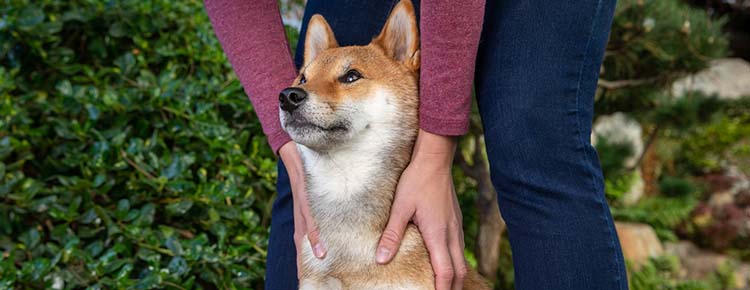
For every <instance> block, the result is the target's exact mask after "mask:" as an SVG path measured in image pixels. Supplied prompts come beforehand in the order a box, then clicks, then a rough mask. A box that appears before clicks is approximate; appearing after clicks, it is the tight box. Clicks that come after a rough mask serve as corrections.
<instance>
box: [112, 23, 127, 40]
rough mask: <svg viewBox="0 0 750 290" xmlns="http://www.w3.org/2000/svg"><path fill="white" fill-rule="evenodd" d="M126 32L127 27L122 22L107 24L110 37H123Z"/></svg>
mask: <svg viewBox="0 0 750 290" xmlns="http://www.w3.org/2000/svg"><path fill="white" fill-rule="evenodd" d="M126 34H127V27H126V26H125V24H124V23H122V22H115V23H113V24H112V25H111V26H109V35H111V36H112V37H123V36H125V35H126Z"/></svg>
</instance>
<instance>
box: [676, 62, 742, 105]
mask: <svg viewBox="0 0 750 290" xmlns="http://www.w3.org/2000/svg"><path fill="white" fill-rule="evenodd" d="M690 92H702V93H704V94H706V95H714V94H715V95H716V96H718V97H719V98H721V99H738V98H740V97H745V96H750V63H748V62H747V61H745V60H743V59H741V58H723V59H716V60H713V61H711V63H710V64H709V67H708V68H707V69H705V70H703V71H700V72H698V73H696V74H693V75H690V76H687V77H684V78H682V79H679V80H677V81H676V82H674V83H673V84H672V94H673V95H674V96H676V97H681V96H683V95H686V94H688V93H690Z"/></svg>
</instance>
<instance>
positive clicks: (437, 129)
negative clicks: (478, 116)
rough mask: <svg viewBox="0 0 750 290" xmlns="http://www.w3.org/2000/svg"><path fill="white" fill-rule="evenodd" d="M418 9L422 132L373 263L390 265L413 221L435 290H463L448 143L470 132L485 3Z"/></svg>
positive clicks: (443, 0) (441, 1)
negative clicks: (428, 256) (430, 265)
mask: <svg viewBox="0 0 750 290" xmlns="http://www.w3.org/2000/svg"><path fill="white" fill-rule="evenodd" d="M420 9H421V11H420V12H421V24H420V29H421V46H420V48H421V58H422V59H421V65H422V67H421V72H420V90H419V94H420V101H419V122H420V130H419V134H418V136H417V142H416V143H415V144H414V151H413V154H412V159H411V162H410V163H409V166H407V168H406V169H405V170H404V173H403V174H402V175H401V178H400V180H399V183H398V187H397V188H396V195H395V198H394V202H393V207H392V209H391V217H390V220H389V222H388V225H387V226H386V229H385V231H384V232H383V236H382V237H381V240H380V244H379V245H378V250H377V254H376V255H377V262H378V263H381V264H384V263H388V262H389V261H390V260H391V259H392V258H393V256H394V254H395V253H396V252H397V251H398V248H399V247H400V244H401V239H402V238H403V234H404V231H405V229H406V225H407V224H408V222H409V221H410V220H411V221H413V222H414V223H415V224H416V225H417V227H418V228H419V231H420V232H421V233H422V236H423V238H424V241H425V245H426V246H427V249H428V251H429V252H430V261H431V262H432V268H433V271H434V272H435V288H436V289H437V290H448V289H453V290H460V289H462V285H463V279H464V277H465V275H466V271H467V269H466V267H467V266H466V262H465V258H464V255H463V251H464V239H463V229H462V218H461V208H460V207H459V206H458V201H457V198H456V193H455V190H454V188H453V179H452V175H451V165H452V161H453V154H454V153H455V150H456V140H455V138H454V137H452V136H458V135H463V134H465V133H466V132H467V131H468V127H469V112H470V105H471V86H472V83H473V80H474V65H475V58H476V54H477V48H478V45H479V37H480V33H481V30H482V23H483V19H484V1H481V0H469V1H448V0H437V1H423V2H422V6H421V8H420Z"/></svg>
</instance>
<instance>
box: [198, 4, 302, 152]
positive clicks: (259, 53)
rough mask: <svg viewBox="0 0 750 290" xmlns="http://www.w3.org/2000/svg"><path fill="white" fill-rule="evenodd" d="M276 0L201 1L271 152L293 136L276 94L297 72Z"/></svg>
mask: <svg viewBox="0 0 750 290" xmlns="http://www.w3.org/2000/svg"><path fill="white" fill-rule="evenodd" d="M276 2H277V1H276V0H205V1H204V5H205V7H206V12H207V13H208V16H209V18H210V19H211V24H212V25H213V28H214V31H215V32H216V36H217V38H218V39H219V42H220V43H221V46H222V48H223V49H224V53H225V54H226V55H227V58H228V59H229V62H230V63H231V64H232V67H233V68H234V72H235V73H236V74H237V77H238V78H239V79H240V82H241V83H242V86H243V87H244V88H245V92H246V93H247V95H248V96H249V97H250V100H251V101H252V103H253V107H254V109H255V112H256V114H257V115H258V118H259V119H260V123H261V125H262V126H263V133H265V134H266V136H267V137H268V143H269V144H270V145H271V148H272V149H273V152H278V150H279V148H281V146H282V145H284V144H286V143H287V142H289V141H291V138H289V136H288V135H287V134H286V132H284V130H282V129H281V124H280V123H279V101H278V99H279V92H281V90H282V89H284V88H285V87H287V86H289V85H290V84H292V81H294V78H295V77H296V75H297V73H296V69H295V68H294V62H292V56H291V54H290V52H289V45H288V43H287V39H286V34H285V31H284V25H283V23H282V22H281V15H280V14H279V7H278V4H277V3H276Z"/></svg>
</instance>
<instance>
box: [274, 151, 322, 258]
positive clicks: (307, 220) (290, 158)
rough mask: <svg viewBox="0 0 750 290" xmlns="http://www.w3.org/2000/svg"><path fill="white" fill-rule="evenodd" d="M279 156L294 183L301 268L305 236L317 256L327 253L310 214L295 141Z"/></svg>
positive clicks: (293, 195) (300, 161)
mask: <svg viewBox="0 0 750 290" xmlns="http://www.w3.org/2000/svg"><path fill="white" fill-rule="evenodd" d="M279 156H280V157H281V160H283V161H284V167H286V171H287V172H288V173H289V182H290V184H291V185H292V198H293V199H294V245H295V246H296V247H297V269H299V268H300V266H301V265H300V259H299V257H300V255H299V253H301V249H302V246H303V245H304V240H303V239H304V237H305V235H307V239H308V240H309V241H310V246H311V247H312V252H313V255H315V257H317V258H318V259H322V258H324V257H325V255H326V249H325V247H324V246H323V243H321V242H320V240H319V231H318V226H317V224H316V223H315V221H314V220H313V218H312V215H311V214H310V203H309V201H308V199H307V189H306V188H305V171H304V168H303V167H302V158H301V157H300V155H299V151H297V145H296V144H295V143H294V141H290V142H287V143H286V144H284V145H283V146H281V148H280V149H279Z"/></svg>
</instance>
